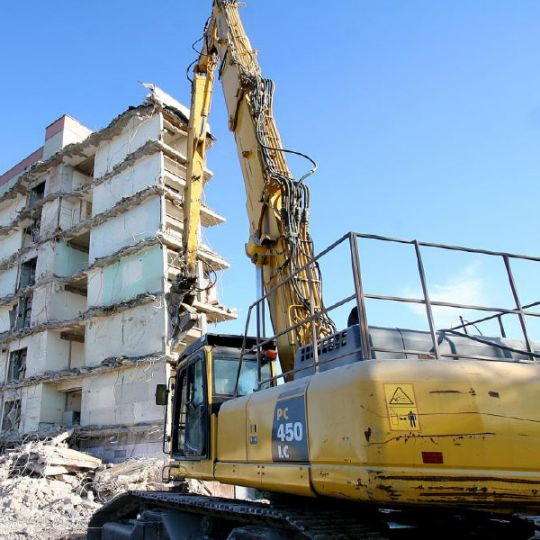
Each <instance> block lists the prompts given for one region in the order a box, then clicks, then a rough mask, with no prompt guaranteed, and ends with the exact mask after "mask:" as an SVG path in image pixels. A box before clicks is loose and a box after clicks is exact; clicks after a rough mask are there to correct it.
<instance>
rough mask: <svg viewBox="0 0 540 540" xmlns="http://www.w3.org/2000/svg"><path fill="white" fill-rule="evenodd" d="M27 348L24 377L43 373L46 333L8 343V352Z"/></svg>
mask: <svg viewBox="0 0 540 540" xmlns="http://www.w3.org/2000/svg"><path fill="white" fill-rule="evenodd" d="M25 347H26V348H27V355H26V377H32V376H33V375H37V374H38V373H43V372H44V371H45V366H46V362H45V359H46V351H47V333H46V332H39V333H37V334H33V335H31V336H26V337H24V338H22V339H17V340H15V341H11V342H10V343H9V351H10V352H12V351H18V350H19V349H24V348H25Z"/></svg>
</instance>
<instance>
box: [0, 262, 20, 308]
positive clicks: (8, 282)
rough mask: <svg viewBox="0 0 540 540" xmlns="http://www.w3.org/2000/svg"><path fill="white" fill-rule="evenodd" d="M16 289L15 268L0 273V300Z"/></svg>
mask: <svg viewBox="0 0 540 540" xmlns="http://www.w3.org/2000/svg"><path fill="white" fill-rule="evenodd" d="M0 257H1V255H0ZM16 288H17V267H16V266H12V267H11V268H8V269H7V270H3V271H1V272H0V298H2V297H3V296H9V295H11V294H14V293H15V289H16Z"/></svg>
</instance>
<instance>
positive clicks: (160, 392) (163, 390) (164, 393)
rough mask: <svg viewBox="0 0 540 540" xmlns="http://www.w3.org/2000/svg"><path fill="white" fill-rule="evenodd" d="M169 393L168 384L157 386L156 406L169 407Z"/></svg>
mask: <svg viewBox="0 0 540 540" xmlns="http://www.w3.org/2000/svg"><path fill="white" fill-rule="evenodd" d="M168 395H169V391H168V390H167V385H166V384H158V385H157V386H156V405H167V398H168Z"/></svg>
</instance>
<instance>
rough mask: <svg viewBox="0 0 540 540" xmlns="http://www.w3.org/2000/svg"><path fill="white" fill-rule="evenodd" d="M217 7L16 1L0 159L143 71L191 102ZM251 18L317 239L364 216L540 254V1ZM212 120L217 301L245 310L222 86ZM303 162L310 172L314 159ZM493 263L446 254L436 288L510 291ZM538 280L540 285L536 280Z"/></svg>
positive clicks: (383, 1)
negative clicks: (190, 69) (221, 267)
mask: <svg viewBox="0 0 540 540" xmlns="http://www.w3.org/2000/svg"><path fill="white" fill-rule="evenodd" d="M209 12H210V1H209V0H208V1H201V0H183V1H180V0H177V1H172V0H167V1H160V0H156V1H154V2H152V3H148V2H142V1H140V0H130V1H127V0H115V1H114V2H105V1H103V0H96V1H95V2H78V3H74V2H68V1H66V0H53V1H51V2H42V1H37V0H27V1H25V2H19V3H15V4H11V5H10V9H9V11H8V10H7V9H5V10H4V13H3V15H2V20H1V22H0V29H1V31H0V51H2V53H1V54H0V67H1V69H0V88H1V89H2V90H1V95H2V98H3V99H2V105H3V113H2V122H1V123H0V145H1V148H2V152H1V153H0V170H2V171H3V170H6V169H8V168H9V167H10V166H12V165H13V164H15V163H16V162H17V161H18V160H20V159H21V158H23V157H25V156H26V155H27V154H29V153H30V152H32V151H33V150H34V149H35V148H37V147H39V146H40V145H41V144H42V140H43V133H44V128H45V126H46V125H48V124H49V123H50V122H52V121H53V120H55V119H56V118H57V117H59V116H60V115H62V114H63V113H69V114H71V115H73V116H75V117H77V118H78V119H79V120H81V121H82V122H83V123H84V124H86V125H88V126H89V127H91V128H93V129H98V128H101V127H104V126H105V125H106V124H107V123H108V122H109V121H110V120H111V118H112V117H113V116H115V115H116V114H118V113H119V112H120V111H122V110H124V109H125V108H127V107H128V106H129V105H131V104H138V103H139V102H141V100H142V99H143V97H144V89H143V88H142V87H140V85H139V84H138V82H137V81H139V80H144V81H150V82H154V83H156V84H157V85H159V86H161V87H162V88H164V89H165V90H166V91H168V92H169V93H171V94H173V95H175V96H176V97H178V98H179V99H180V100H181V101H183V102H184V103H189V84H188V82H187V80H186V78H185V75H184V73H185V69H186V67H187V65H188V64H189V63H190V62H191V60H192V59H193V58H194V52H193V51H192V49H191V43H192V42H193V41H195V40H196V39H197V38H198V37H199V36H200V33H201V29H202V25H203V23H204V21H205V19H206V17H207V16H208V14H209ZM242 17H243V19H244V22H245V26H246V28H247V31H248V34H249V36H250V38H251V40H252V43H253V45H254V47H255V48H257V49H259V51H260V54H259V59H260V62H261V65H262V68H263V72H264V74H265V75H266V76H267V77H270V78H273V79H274V80H275V81H276V83H277V93H276V97H275V115H276V118H277V122H278V126H279V129H280V131H281V134H282V138H283V141H284V143H285V145H286V146H288V147H290V148H295V149H298V150H301V151H303V152H306V153H308V154H310V155H311V156H313V157H314V158H315V159H316V160H317V161H318V162H319V166H320V168H319V171H318V173H317V174H316V175H315V176H314V177H311V178H310V180H309V182H310V186H311V189H312V211H311V215H312V234H313V237H314V239H315V241H316V245H317V247H318V248H322V247H324V246H326V245H327V244H329V243H330V242H332V241H333V240H334V239H335V238H337V237H338V236H340V235H341V234H343V233H344V232H346V231H348V230H353V229H354V230H357V231H361V232H374V233H378V234H384V235H391V236H398V237H405V238H418V239H422V240H429V241H438V242H446V243H456V244H464V245H472V246H482V247H486V248H493V249H500V250H508V251H514V252H524V253H529V254H538V253H539V251H540V250H539V249H538V247H537V243H538V242H537V236H538V235H537V230H538V226H537V223H536V221H537V219H536V215H537V208H538V201H539V200H540V183H539V182H538V179H539V177H540V157H539V155H540V153H539V149H540V70H539V69H538V57H539V52H540V51H539V45H540V43H539V41H540V39H539V37H538V27H539V23H540V3H539V2H536V1H533V0H519V1H516V2H508V1H502V0H477V1H475V2H470V1H467V0H452V1H451V2H450V1H447V2H433V1H432V0H412V1H410V2H400V1H398V0H394V1H390V0H369V1H368V0H354V1H353V0H342V1H341V2H336V3H334V4H332V3H328V2H322V1H320V0H311V1H308V0H297V1H295V2H290V1H289V0H258V1H255V0H253V1H252V2H248V6H247V8H245V9H243V10H242ZM212 126H213V129H214V133H215V134H216V136H217V137H218V142H217V143H216V145H215V147H214V148H213V150H212V152H211V155H210V159H209V165H210V167H211V169H212V170H213V171H214V173H215V178H214V179H213V180H212V181H211V184H210V186H209V188H208V192H207V200H208V203H209V204H210V206H212V207H214V208H215V209H216V210H218V211H219V212H221V213H222V214H224V215H225V216H226V217H227V218H228V223H227V224H226V225H224V226H222V227H220V228H219V229H216V230H213V231H211V232H209V233H208V234H207V236H206V238H207V240H208V242H209V243H210V244H211V245H212V246H213V247H214V248H215V249H216V250H218V251H220V252H221V253H223V254H224V255H225V256H226V257H227V259H228V260H229V261H230V262H231V263H232V268H231V270H229V271H228V272H227V273H226V275H225V276H224V277H223V280H222V284H221V289H222V297H223V299H224V301H225V302H226V303H228V304H230V305H234V306H237V307H238V308H240V313H241V317H242V316H243V315H244V314H245V306H246V305H247V304H248V303H249V302H250V301H251V300H252V299H253V297H254V295H255V277H254V271H253V269H252V267H251V265H250V263H249V261H248V260H247V258H246V257H245V256H244V252H243V246H244V242H245V240H246V238H247V219H246V218H245V215H244V199H245V198H244V193H243V184H242V181H241V177H240V170H239V167H238V165H237V163H236V152H235V148H234V145H233V140H232V136H231V134H230V133H228V132H227V126H226V115H225V112H224V105H223V98H222V96H221V94H220V89H219V87H218V88H217V92H216V99H215V102H214V111H213V116H212ZM291 167H292V169H293V170H294V171H295V172H296V173H297V174H298V175H299V176H300V175H301V174H303V172H304V171H305V164H304V163H303V162H301V161H296V160H295V161H292V162H291ZM378 262H379V263H381V265H382V268H383V270H384V271H382V270H381V271H377V270H373V275H374V276H375V278H374V279H375V281H374V286H375V287H378V286H379V285H381V284H382V282H383V281H384V282H385V283H387V284H391V285H392V286H395V288H396V289H397V290H398V291H399V292H405V291H411V290H416V289H415V287H417V286H416V285H415V284H414V283H413V282H408V281H407V279H408V278H407V279H405V282H404V284H403V285H399V286H398V285H396V283H397V281H394V277H389V276H388V271H389V268H394V269H396V270H398V269H399V268H400V265H401V263H391V262H390V259H389V257H388V256H387V255H385V256H382V257H381V258H380V259H379V260H378ZM483 264H484V263H482V262H479V261H476V260H469V261H466V262H465V261H464V262H463V264H457V263H456V264H455V265H451V264H449V265H448V266H446V265H445V264H438V265H435V266H436V269H435V271H434V275H433V276H432V277H431V278H430V279H432V285H433V286H435V287H439V290H444V289H445V287H446V288H447V289H448V287H450V289H452V287H453V290H454V291H456V290H459V291H465V292H464V294H465V296H467V295H469V296H474V295H479V294H481V296H482V298H483V299H485V300H486V301H490V302H495V305H498V303H497V302H498V301H499V296H498V290H499V288H498V287H496V286H493V287H492V288H493V291H494V292H493V294H492V293H490V292H487V289H488V287H487V285H486V284H485V282H486V280H487V281H489V280H491V278H492V277H493V276H494V275H495V274H494V272H495V271H491V269H490V268H488V267H489V264H488V265H487V266H483ZM343 271H344V270H343V268H342V267H341V265H340V264H339V262H336V263H334V264H333V265H331V266H330V268H328V269H327V272H326V275H325V281H326V287H327V289H328V292H329V294H330V296H331V295H332V294H333V293H334V289H335V291H338V290H341V289H340V288H339V287H338V285H339V284H340V283H341V281H342V275H343ZM471 272H472V274H471ZM525 274H526V275H527V276H529V277H531V276H532V271H529V270H527V271H526V272H525V271H524V272H523V275H525ZM377 276H378V280H377ZM400 277H401V278H403V275H401V276H400V273H399V272H397V276H396V277H395V279H396V280H397V279H398V278H400ZM383 278H384V279H383ZM472 282H474V283H476V284H477V287H476V289H474V290H473V289H470V287H473V285H471V283H472ZM479 282H481V283H480V285H478V283H479ZM536 283H538V280H536ZM452 284H453V285H452ZM460 287H461V288H460ZM463 287H464V288H463ZM468 287H469V288H468ZM525 288H526V289H527V295H528V296H531V297H532V296H534V292H535V291H534V284H533V285H529V286H527V285H526V286H525ZM479 290H481V291H482V292H481V293H479V292H478V291H479ZM336 294H337V292H336ZM506 296H507V295H506ZM506 296H505V298H506ZM410 314H411V312H409V315H410ZM381 320H382V322H385V320H386V319H385V317H384V316H383V317H382V319H381ZM241 327H242V324H233V325H229V327H228V328H227V330H229V331H239V330H240V329H241Z"/></svg>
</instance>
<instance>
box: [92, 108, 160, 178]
mask: <svg viewBox="0 0 540 540" xmlns="http://www.w3.org/2000/svg"><path fill="white" fill-rule="evenodd" d="M161 127H162V118H161V115H160V114H156V115H154V116H152V117H150V118H148V119H146V120H144V121H142V122H141V121H140V120H139V119H138V118H132V119H131V120H130V121H129V123H128V125H127V127H126V129H125V130H124V131H123V133H122V134H121V135H119V136H117V137H114V138H113V139H112V140H111V141H108V142H104V143H102V144H100V145H99V148H98V150H97V152H96V159H95V162H94V177H95V178H100V177H101V176H103V175H104V174H106V173H108V172H110V171H111V170H112V169H113V168H114V166H115V165H118V164H119V163H121V162H122V161H124V159H125V158H126V156H127V155H128V154H131V153H132V152H134V151H135V150H137V148H140V147H141V146H142V145H143V144H144V143H146V142H147V141H149V140H152V139H156V140H157V139H159V138H160V136H161Z"/></svg>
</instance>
